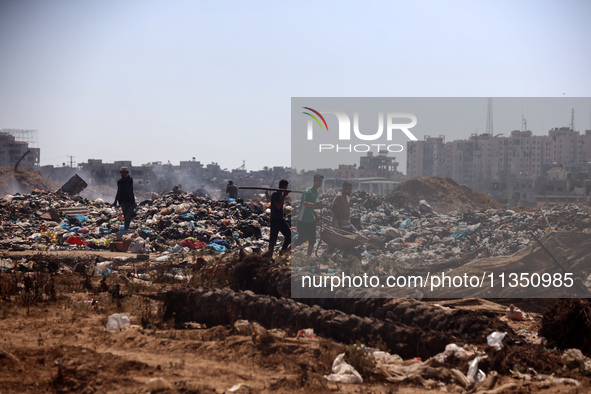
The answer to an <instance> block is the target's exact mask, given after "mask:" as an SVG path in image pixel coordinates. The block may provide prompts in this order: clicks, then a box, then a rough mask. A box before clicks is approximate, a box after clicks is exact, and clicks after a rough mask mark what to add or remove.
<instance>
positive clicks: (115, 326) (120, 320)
mask: <svg viewBox="0 0 591 394" xmlns="http://www.w3.org/2000/svg"><path fill="white" fill-rule="evenodd" d="M130 324H131V319H130V318H129V316H127V313H115V314H112V315H111V316H109V320H108V321H107V325H106V327H105V331H107V332H117V331H119V330H121V329H122V328H123V327H127V326H129V325H130Z"/></svg>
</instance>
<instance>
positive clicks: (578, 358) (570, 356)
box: [560, 349, 591, 371]
mask: <svg viewBox="0 0 591 394" xmlns="http://www.w3.org/2000/svg"><path fill="white" fill-rule="evenodd" d="M560 359H561V361H562V363H563V364H564V365H565V366H566V367H567V368H569V369H577V368H578V369H579V370H580V371H591V359H590V358H589V357H586V356H585V355H584V354H583V352H581V351H580V350H579V349H568V350H566V351H565V352H564V354H563V355H562V357H561V358H560Z"/></svg>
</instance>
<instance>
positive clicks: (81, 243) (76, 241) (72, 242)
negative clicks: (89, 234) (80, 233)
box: [66, 236, 88, 246]
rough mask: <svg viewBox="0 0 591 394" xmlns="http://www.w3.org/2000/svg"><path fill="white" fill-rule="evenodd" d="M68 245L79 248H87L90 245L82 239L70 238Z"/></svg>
mask: <svg viewBox="0 0 591 394" xmlns="http://www.w3.org/2000/svg"><path fill="white" fill-rule="evenodd" d="M66 242H67V243H69V244H70V245H78V246H86V245H88V242H86V241H83V240H82V239H81V238H80V237H76V236H74V237H70V238H68V239H67V240H66Z"/></svg>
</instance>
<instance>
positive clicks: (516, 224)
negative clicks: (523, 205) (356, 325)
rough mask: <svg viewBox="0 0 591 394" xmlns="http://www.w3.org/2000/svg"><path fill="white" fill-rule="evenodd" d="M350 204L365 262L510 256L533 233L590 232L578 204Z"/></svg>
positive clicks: (377, 200)
mask: <svg viewBox="0 0 591 394" xmlns="http://www.w3.org/2000/svg"><path fill="white" fill-rule="evenodd" d="M332 199H333V196H332V195H330V194H326V195H323V196H320V197H319V201H323V202H324V204H325V206H326V207H330V205H331V203H332ZM349 200H350V206H351V223H352V224H353V225H354V226H355V227H356V228H357V229H358V230H359V233H360V234H361V235H363V236H365V237H366V238H368V239H369V240H370V241H371V242H369V244H368V245H365V246H364V248H365V249H364V251H363V252H365V253H366V254H365V256H366V258H367V259H368V260H371V259H373V258H377V257H379V258H381V259H384V260H390V261H394V260H395V261H398V262H399V263H406V264H410V265H412V266H413V267H416V266H417V265H420V264H427V265H428V264H430V263H432V262H434V261H440V260H445V259H457V258H460V257H462V256H464V255H466V254H468V253H470V252H474V251H479V253H482V254H484V255H486V256H506V255H510V254H513V253H516V252H518V251H520V250H522V249H524V248H525V247H527V246H528V245H531V244H532V243H535V242H536V241H535V240H534V239H533V237H532V235H531V234H532V233H533V234H534V235H535V236H536V237H541V236H543V235H544V234H546V233H548V232H553V231H558V232H571V231H588V229H589V228H590V225H591V214H590V212H589V211H588V210H585V209H580V208H579V207H578V206H574V205H570V206H561V207H554V208H551V209H549V210H545V211H542V210H535V211H534V210H532V211H529V212H525V211H521V212H518V211H514V210H510V209H481V210H479V211H466V212H463V213H462V212H458V211H451V212H448V213H447V214H443V213H439V212H437V211H436V210H434V209H433V208H432V207H431V205H430V201H429V202H427V201H425V200H422V201H421V202H420V204H417V205H416V206H414V207H407V206H402V207H400V206H399V205H398V204H397V203H396V202H395V201H393V200H392V199H391V198H390V197H386V198H384V197H380V196H378V195H373V194H368V193H366V192H363V191H354V192H353V194H352V195H351V196H350V197H349ZM298 210H299V201H295V203H294V207H293V211H294V212H298ZM331 215H332V214H331V212H330V209H329V208H326V209H323V210H322V212H321V216H323V217H324V218H325V220H324V223H329V219H330V218H331ZM325 247H326V245H323V247H322V250H324V248H325ZM473 257H476V256H473Z"/></svg>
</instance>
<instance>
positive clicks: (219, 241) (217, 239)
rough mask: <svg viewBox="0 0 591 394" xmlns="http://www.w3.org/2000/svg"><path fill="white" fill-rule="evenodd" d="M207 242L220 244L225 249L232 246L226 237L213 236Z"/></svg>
mask: <svg viewBox="0 0 591 394" xmlns="http://www.w3.org/2000/svg"><path fill="white" fill-rule="evenodd" d="M209 243H211V244H217V245H222V246H224V247H225V248H227V249H230V248H231V247H232V245H231V244H230V241H228V240H227V239H226V238H220V237H213V238H211V239H210V240H209Z"/></svg>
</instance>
